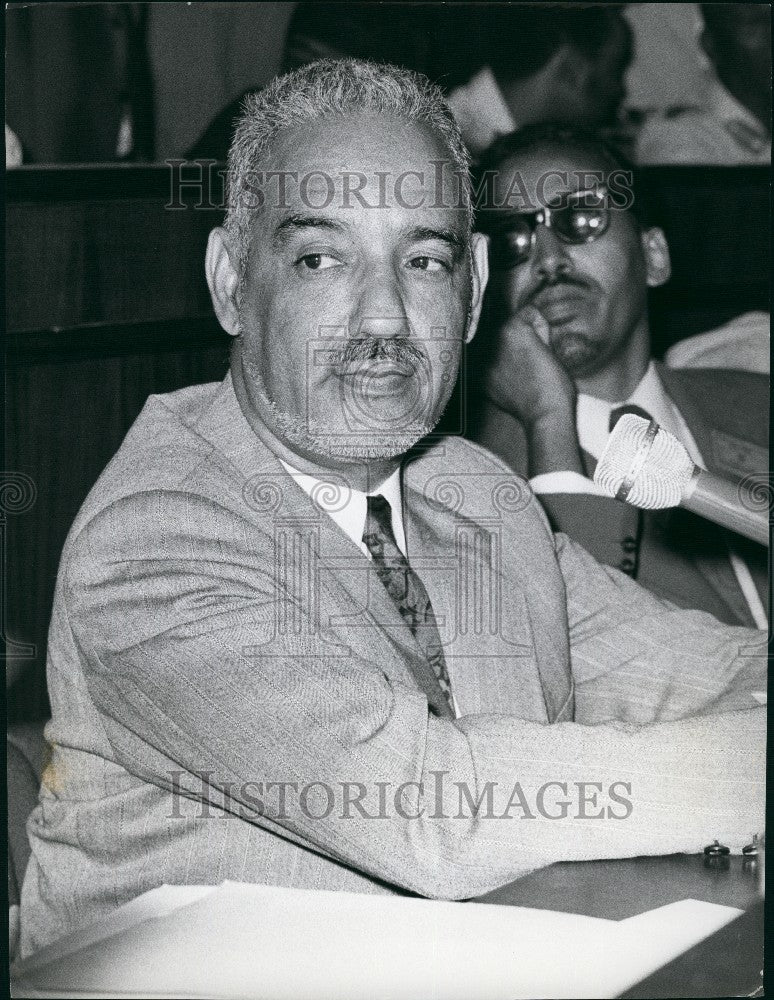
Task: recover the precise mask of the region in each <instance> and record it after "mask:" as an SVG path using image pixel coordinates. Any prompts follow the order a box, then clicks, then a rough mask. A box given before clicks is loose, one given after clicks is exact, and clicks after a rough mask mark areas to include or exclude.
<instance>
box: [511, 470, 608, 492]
mask: <svg viewBox="0 0 774 1000" xmlns="http://www.w3.org/2000/svg"><path fill="white" fill-rule="evenodd" d="M529 484H530V486H531V487H532V491H533V493H536V494H537V495H538V496H540V495H541V494H546V493H588V494H591V495H592V496H597V497H604V496H607V493H605V491H604V490H603V489H601V487H599V486H597V484H596V483H595V482H594V481H593V480H592V479H587V478H586V476H582V475H581V474H580V473H579V472H570V471H569V470H567V471H564V472H543V473H541V474H540V475H539V476H535V477H534V478H533V479H530V481H529Z"/></svg>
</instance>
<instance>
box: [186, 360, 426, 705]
mask: <svg viewBox="0 0 774 1000" xmlns="http://www.w3.org/2000/svg"><path fill="white" fill-rule="evenodd" d="M196 430H197V432H198V433H200V434H201V435H202V436H203V437H206V438H207V439H208V440H209V441H210V443H211V444H212V445H213V446H214V447H215V448H216V449H217V451H218V452H219V453H220V455H221V456H222V457H224V458H225V459H226V460H227V461H228V462H229V464H230V465H231V466H232V467H233V469H234V470H235V472H236V475H237V477H238V479H239V480H240V481H241V483H242V487H241V492H242V497H241V500H242V501H243V506H244V509H245V513H246V514H247V516H248V517H250V518H251V519H252V520H254V521H255V523H256V527H257V528H259V529H260V531H261V532H263V533H264V534H268V535H269V536H272V543H271V544H270V545H269V551H271V552H272V553H273V555H274V560H275V566H274V574H275V581H276V585H277V602H278V605H280V606H282V607H283V608H285V610H280V612H279V617H280V618H281V619H282V621H285V620H286V619H288V618H292V615H293V608H294V607H298V609H299V611H300V612H301V616H300V617H303V619H304V620H305V621H308V622H310V623H311V629H312V631H313V632H316V633H317V634H316V636H313V637H312V638H314V643H315V646H316V648H318V653H319V655H326V653H327V655H331V656H335V655H355V656H358V657H361V658H363V659H365V660H367V661H370V662H376V663H378V664H379V666H380V667H381V668H382V669H383V670H384V671H385V673H387V675H388V676H392V677H395V678H396V679H399V680H400V681H402V682H403V683H406V684H409V685H413V684H415V683H417V682H418V683H419V686H420V687H421V688H422V689H423V690H424V691H425V693H426V694H427V695H428V697H429V699H430V701H431V704H435V698H436V697H437V695H438V693H439V690H440V689H439V688H438V682H437V680H436V678H435V675H434V673H433V670H432V667H431V666H430V665H429V664H428V663H427V662H426V659H425V657H424V655H423V654H422V652H421V650H420V647H419V645H418V644H417V642H416V640H415V638H414V636H413V635H412V634H411V631H410V629H409V628H408V626H407V625H406V623H405V622H404V620H403V618H402V617H401V615H400V611H399V610H398V608H397V607H396V605H395V602H394V601H393V600H392V599H391V598H390V596H389V594H388V593H387V591H386V590H385V588H384V586H383V584H382V583H381V581H380V580H379V578H378V577H377V575H376V573H375V572H374V571H373V565H372V563H371V561H370V560H369V559H368V557H367V556H366V555H365V554H364V553H363V551H362V550H361V549H360V547H359V546H357V545H356V544H355V543H354V542H353V541H352V539H350V538H349V537H348V536H347V535H346V534H345V533H344V532H343V531H342V530H341V528H339V526H338V525H337V524H336V522H335V521H334V520H333V519H332V518H331V517H330V516H329V515H328V514H327V513H326V512H325V511H324V510H322V509H321V508H320V507H318V506H317V505H316V504H315V503H314V502H313V500H312V499H311V498H310V497H309V496H308V495H307V493H306V492H305V491H304V490H302V489H301V487H300V486H299V485H298V484H297V483H296V482H295V480H294V479H293V477H292V476H290V475H289V474H288V472H287V470H286V469H285V468H284V467H283V466H282V464H281V463H280V461H279V460H278V459H277V457H276V456H275V455H274V454H273V453H272V452H271V450H270V449H269V448H268V447H267V446H266V445H265V444H264V443H263V442H262V441H261V440H260V438H258V437H257V435H256V434H255V433H254V432H253V430H252V428H251V427H250V425H249V424H248V423H247V420H246V419H245V417H244V415H243V414H242V411H241V409H240V406H239V403H238V401H237V399H236V396H235V394H234V391H233V386H232V384H231V376H230V375H228V376H226V378H225V379H224V381H223V383H222V384H221V386H220V387H219V388H218V390H217V391H216V396H215V398H214V400H213V404H212V405H211V407H210V408H209V410H208V411H207V412H206V413H205V414H204V415H203V417H202V418H201V420H200V421H199V424H198V425H197V427H196ZM342 488H346V484H344V482H343V480H342ZM285 606H286V607H285ZM323 635H325V636H333V637H335V641H333V642H331V641H330V640H323V639H322V636H323ZM307 638H309V637H307ZM284 641H285V640H282V641H281V642H280V643H279V646H280V647H281V646H282V644H283V642H284ZM269 652H270V651H269V650H267V653H269ZM435 707H437V708H440V707H441V706H440V705H438V706H435Z"/></svg>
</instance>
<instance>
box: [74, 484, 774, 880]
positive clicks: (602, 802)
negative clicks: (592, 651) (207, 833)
mask: <svg viewBox="0 0 774 1000" xmlns="http://www.w3.org/2000/svg"><path fill="white" fill-rule="evenodd" d="M253 529H254V526H253V525H248V524H247V523H246V522H245V521H243V520H241V519H240V517H239V516H238V515H237V514H235V513H234V512H233V511H231V510H227V509H226V508H225V507H224V506H221V505H220V504H219V503H216V502H214V501H212V500H210V499H207V498H204V497H199V496H192V495H188V494H185V493H182V492H162V491H155V492H149V493H144V494H140V495H135V496H132V497H129V498H128V499H124V500H121V501H119V502H116V503H114V504H112V505H111V506H110V507H108V508H107V509H106V510H104V511H103V512H102V513H100V514H99V515H98V516H97V517H96V518H94V519H93V520H92V521H91V522H90V523H89V524H88V525H86V527H85V528H84V529H83V530H82V531H81V533H80V535H79V536H78V537H77V539H76V540H75V542H74V545H73V549H72V552H71V556H70V559H69V562H68V565H67V570H66V576H65V579H64V596H65V602H66V612H67V615H68V619H69V623H70V628H71V629H72V633H73V637H74V640H75V642H76V643H77V644H78V646H79V647H80V649H81V658H82V662H83V664H84V671H85V675H86V682H87V685H88V690H89V694H90V697H91V699H92V701H93V703H94V705H95V706H96V708H97V710H98V712H99V713H100V716H101V719H102V721H103V724H104V727H105V733H106V736H107V738H108V741H109V745H110V747H111V749H112V753H113V754H114V757H115V760H116V761H117V762H118V763H120V764H121V765H122V766H123V767H124V768H125V769H127V770H128V771H129V772H131V773H133V774H135V775H138V776H140V777H141V778H143V779H144V780H146V781H148V782H151V783H153V784H155V785H158V786H161V787H162V788H166V789H170V790H171V789H172V788H173V787H175V782H178V787H181V788H182V789H183V791H184V792H185V791H187V792H188V794H190V795H195V796H202V795H204V796H207V797H208V798H211V799H212V801H214V802H216V803H217V804H218V805H222V806H223V807H224V808H226V809H227V810H229V811H231V812H233V813H236V814H237V815H238V816H239V817H241V819H242V820H244V821H246V822H250V823H256V824H259V825H262V826H264V827H266V828H268V829H269V830H271V831H273V832H274V833H276V834H278V835H280V836H283V837H286V838H288V839H290V840H293V841H296V842H299V843H302V844H303V845H305V846H306V847H309V848H311V849H313V850H315V851H317V852H319V853H322V854H324V855H327V856H329V857H332V858H335V859H338V860H340V861H342V862H344V863H346V864H348V865H349V866H351V867H353V868H355V869H357V870H359V871H361V872H364V873H366V874H368V875H370V876H372V877H374V878H377V879H380V880H382V881H384V882H387V883H390V884H392V885H394V886H397V887H400V888H402V889H406V890H409V891H412V892H416V893H419V894H420V895H423V896H430V897H437V898H466V897H470V896H475V895H478V894H481V893H483V892H486V891H489V890H490V889H493V888H495V887H497V886H499V885H502V884H504V883H507V882H509V881H511V880H512V879H514V878H515V877H517V876H519V875H522V874H524V873H525V872H527V871H529V870H531V869H534V868H537V867H540V866H542V865H546V864H549V863H552V862H554V861H558V860H578V859H588V858H604V857H609V858H614V857H625V856H634V855H641V854H665V853H671V852H679V851H688V852H695V851H698V850H700V849H701V848H702V847H703V845H704V844H705V843H706V842H707V841H708V839H712V838H714V837H718V838H720V839H722V840H723V841H724V842H726V843H728V844H729V845H730V846H731V847H732V848H736V849H739V848H740V847H741V845H742V844H743V843H744V842H746V839H747V838H749V836H750V832H751V831H753V830H762V829H763V813H764V781H763V768H764V751H765V723H766V719H765V710H764V709H761V708H758V709H746V710H743V711H742V710H739V711H728V712H726V711H723V712H721V713H719V714H715V715H703V716H699V717H696V718H668V719H666V720H665V721H658V722H654V723H653V724H651V725H636V724H631V723H626V722H621V721H609V722H605V723H602V724H599V725H587V724H585V723H584V724H581V723H575V722H567V723H559V724H556V725H553V726H549V725H540V724H537V723H533V722H526V721H523V720H521V719H519V718H516V717H514V716H511V715H507V714H502V715H477V716H468V717H464V718H460V719H457V720H444V719H438V718H436V717H435V716H433V715H430V714H429V713H428V709H427V703H426V701H425V698H424V696H423V695H422V694H421V692H420V691H419V690H417V689H415V688H413V687H409V686H408V685H404V684H401V683H396V682H391V681H390V680H388V677H387V675H386V674H385V672H384V671H383V669H382V668H381V666H380V664H379V663H378V662H374V661H373V660H369V659H367V658H356V657H353V656H344V655H337V653H336V644H337V642H338V643H340V641H341V638H342V636H341V635H337V634H336V633H335V632H334V633H330V634H328V633H326V632H323V633H321V634H320V635H318V636H316V637H313V638H312V639H310V638H309V637H308V633H305V634H306V635H307V637H306V638H303V637H302V638H299V633H296V632H293V631H290V632H287V633H285V634H283V635H282V636H280V637H277V636H275V638H274V641H273V643H272V644H270V647H269V646H267V642H268V640H269V638H270V637H271V635H272V628H273V624H274V620H275V619H274V612H275V604H276V601H277V600H278V599H279V592H280V590H281V586H280V583H279V581H278V580H277V579H276V578H275V574H274V573H273V571H272V567H273V563H272V561H271V559H270V552H269V550H268V549H267V548H266V546H265V544H264V541H265V540H262V538H261V537H260V536H259V537H256V532H255V530H253ZM536 530H544V529H542V528H536ZM194 537H195V539H196V543H195V545H194V544H192V538H194ZM560 559H561V560H562V564H563V567H564V571H565V575H566V576H567V577H568V582H569V583H571V582H572V575H573V573H575V572H576V571H577V570H578V569H579V568H580V567H581V565H582V561H583V557H581V556H580V555H579V554H578V553H577V552H574V551H573V552H571V553H568V552H567V551H561V550H560ZM610 586H611V588H614V586H615V582H613V583H611V585H610ZM569 589H570V590H572V587H571V586H570V588H569ZM571 601H572V613H573V621H572V626H571V627H572V631H573V636H574V642H575V643H576V644H577V645H578V649H579V653H578V656H583V655H585V654H584V652H583V650H586V649H588V648H590V647H589V643H590V642H591V640H588V641H584V636H585V635H586V630H588V629H589V628H590V626H589V624H586V625H584V622H583V620H582V614H581V612H580V609H579V605H578V601H577V598H576V597H575V596H572V595H571ZM622 620H623V619H622ZM302 631H303V630H302ZM591 631H594V632H596V633H597V634H598V635H599V634H600V629H599V628H593V627H592V628H591ZM600 641H601V640H600ZM269 648H270V652H269V653H266V652H264V653H262V652H261V650H264V651H265V650H267V649H269ZM615 655H616V656H619V658H620V655H619V654H615ZM576 663H577V664H578V667H577V669H578V671H579V674H581V675H583V676H582V677H581V680H582V681H583V680H585V681H587V682H590V677H589V676H588V675H589V671H588V670H585V669H584V670H581V667H580V661H579V660H578V659H577V657H576ZM724 669H725V668H724ZM756 683H757V681H756ZM732 701H733V699H732ZM745 703H746V702H745ZM719 707H723V706H719ZM734 707H736V703H734ZM203 771H205V772H207V776H208V777H207V782H206V784H205V783H204V782H202V781H201V780H200V777H198V776H200V775H201V773H202V772H203ZM181 772H182V773H183V777H182V779H180V778H179V775H180V773H181ZM174 775H177V776H178V777H177V778H175V777H173V776H174ZM272 783H273V784H272ZM279 784H282V785H283V786H284V792H285V794H284V795H283V796H282V797H280V796H279V794H278V792H277V789H278V785H279ZM189 786H190V787H189ZM203 789H206V790H204V791H203ZM355 799H356V800H357V802H356V803H353V800H355Z"/></svg>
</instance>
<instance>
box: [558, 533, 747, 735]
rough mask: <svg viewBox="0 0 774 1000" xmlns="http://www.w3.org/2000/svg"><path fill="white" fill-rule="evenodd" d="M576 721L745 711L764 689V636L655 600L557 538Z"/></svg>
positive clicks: (571, 542) (564, 538) (573, 544)
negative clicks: (565, 592) (564, 594)
mask: <svg viewBox="0 0 774 1000" xmlns="http://www.w3.org/2000/svg"><path fill="white" fill-rule="evenodd" d="M556 547H557V555H558V558H559V565H560V567H561V571H562V576H563V578H564V582H565V587H566V591H567V614H568V626H569V631H570V653H571V665H572V673H573V680H574V684H575V711H576V718H577V719H578V720H580V721H584V722H591V723H598V722H601V721H606V720H608V719H621V720H625V721H629V722H634V723H637V724H646V723H653V722H657V721H662V720H666V719H670V720H671V719H687V718H688V717H691V716H697V715H716V714H717V713H722V712H727V711H729V710H730V711H736V710H740V709H750V708H752V707H753V706H755V705H756V704H760V701H759V700H757V699H756V697H755V695H756V694H758V695H760V694H761V693H763V692H765V689H766V667H765V655H766V634H765V633H764V632H758V631H757V630H755V629H749V628H741V627H734V626H730V625H724V624H722V623H721V622H719V621H717V619H715V618H713V617H712V615H709V614H707V613H705V612H703V611H688V610H685V609H683V608H678V607H676V606H675V605H674V604H672V603H671V602H669V601H666V600H663V599H662V598H659V597H656V596H655V595H654V594H653V593H651V592H650V591H649V590H646V589H645V588H644V587H641V586H640V585H639V584H637V583H635V582H634V581H633V580H632V579H631V578H630V577H628V576H627V575H626V574H624V573H621V572H620V571H619V570H617V569H612V568H610V567H608V566H601V565H600V564H599V563H597V562H596V560H595V559H593V558H592V557H591V556H590V555H589V553H588V552H586V550H585V549H584V548H582V547H581V546H580V545H578V544H577V542H576V541H574V540H573V539H570V538H568V537H567V536H566V535H563V534H558V535H557V536H556Z"/></svg>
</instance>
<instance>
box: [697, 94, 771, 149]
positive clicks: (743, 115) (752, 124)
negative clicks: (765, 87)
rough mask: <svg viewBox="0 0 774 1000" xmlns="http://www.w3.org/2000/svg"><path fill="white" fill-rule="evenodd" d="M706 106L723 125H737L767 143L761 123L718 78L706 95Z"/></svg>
mask: <svg viewBox="0 0 774 1000" xmlns="http://www.w3.org/2000/svg"><path fill="white" fill-rule="evenodd" d="M707 106H708V108H709V110H710V111H711V112H712V114H713V115H714V116H715V117H716V118H718V119H719V120H720V121H722V122H723V123H724V124H725V125H732V126H733V125H737V126H740V127H741V128H743V129H744V130H745V132H746V133H748V134H749V136H750V138H758V139H760V141H762V142H763V143H764V145H768V144H769V142H770V139H769V136H768V133H767V132H766V129H765V128H764V126H763V125H762V123H761V122H760V121H759V120H758V118H756V117H755V115H754V114H753V113H752V111H750V110H749V109H748V108H746V107H745V106H744V105H743V104H742V103H740V102H739V101H737V99H736V98H735V97H734V95H733V94H732V93H731V92H730V91H729V90H726V88H725V87H724V86H723V84H722V83H721V82H720V81H719V80H713V82H712V84H711V85H710V88H709V93H708V95H707Z"/></svg>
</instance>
